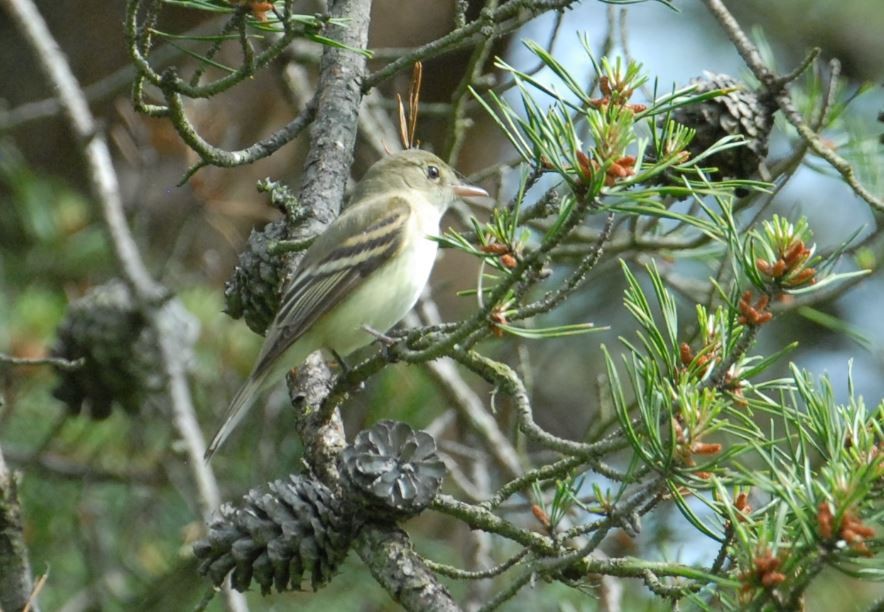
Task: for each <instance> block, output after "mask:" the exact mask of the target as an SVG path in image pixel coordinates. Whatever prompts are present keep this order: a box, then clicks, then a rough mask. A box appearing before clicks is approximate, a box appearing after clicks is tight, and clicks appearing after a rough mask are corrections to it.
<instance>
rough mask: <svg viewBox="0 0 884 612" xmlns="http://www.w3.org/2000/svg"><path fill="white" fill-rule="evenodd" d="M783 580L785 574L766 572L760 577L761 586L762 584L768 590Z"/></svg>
mask: <svg viewBox="0 0 884 612" xmlns="http://www.w3.org/2000/svg"><path fill="white" fill-rule="evenodd" d="M785 580H786V576H785V574H782V573H780V572H767V573H765V574H764V575H763V576H762V577H761V584H763V585H764V587H765V588H768V589H770V588H773V587H775V586H777V585H779V584H782V583H783V582H785Z"/></svg>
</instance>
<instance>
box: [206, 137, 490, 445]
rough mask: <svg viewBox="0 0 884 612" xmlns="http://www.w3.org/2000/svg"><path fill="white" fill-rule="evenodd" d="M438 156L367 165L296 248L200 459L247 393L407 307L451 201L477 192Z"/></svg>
mask: <svg viewBox="0 0 884 612" xmlns="http://www.w3.org/2000/svg"><path fill="white" fill-rule="evenodd" d="M487 195H488V194H487V193H486V192H485V190H483V189H480V188H479V187H473V186H471V185H466V184H464V183H462V182H461V181H460V180H459V179H458V177H457V174H456V173H455V172H454V170H453V169H452V168H450V167H449V166H448V165H447V164H446V163H445V162H443V161H442V160H441V159H439V158H438V157H436V156H435V155H433V154H432V153H428V152H426V151H421V150H418V149H410V150H407V151H403V152H401V153H396V154H394V155H390V156H389V157H386V158H384V159H381V160H380V161H378V162H377V163H375V164H374V165H373V166H372V167H371V168H369V170H368V172H366V174H365V176H364V177H363V179H362V180H361V181H359V183H358V184H357V185H356V188H355V189H354V191H353V194H352V196H351V198H350V203H349V205H348V206H347V207H346V209H345V210H344V212H343V213H342V214H341V215H340V216H339V217H338V218H337V219H335V220H334V221H333V222H332V223H330V224H329V226H328V227H327V228H326V229H325V231H324V232H323V233H322V234H320V235H319V236H318V237H317V238H316V240H315V241H314V242H313V244H311V245H310V248H309V249H307V252H306V253H305V254H304V257H303V259H302V260H301V263H300V265H299V266H298V269H297V271H296V272H295V274H294V277H293V278H292V280H291V282H290V284H289V285H288V287H287V288H286V290H285V292H284V294H283V296H282V300H281V302H280V308H279V311H278V312H277V313H276V318H275V319H274V320H273V323H271V324H270V327H269V328H268V329H267V334H266V337H265V340H264V345H263V347H262V348H261V353H260V355H259V356H258V360H257V362H256V364H255V367H254V368H253V370H252V373H251V375H250V376H249V378H248V380H247V381H246V382H245V384H243V386H242V387H241V388H240V390H239V391H238V392H237V394H236V396H234V398H233V401H232V402H231V404H230V407H228V409H227V413H226V415H225V418H224V423H223V424H222V425H221V427H220V428H219V429H218V432H217V433H216V434H215V436H214V438H212V442H211V443H210V444H209V447H208V449H207V450H206V455H205V458H206V460H207V461H208V460H210V459H211V458H212V455H214V454H215V452H216V451H217V450H218V448H219V447H220V446H221V444H223V443H224V441H225V440H226V439H227V437H228V436H229V435H230V433H231V432H232V431H233V430H234V428H236V426H237V425H238V424H239V422H240V421H241V420H242V419H243V417H244V416H245V415H246V413H247V412H248V410H249V408H250V407H251V405H252V403H253V402H254V401H255V397H256V395H257V394H258V393H260V392H261V391H262V390H263V389H266V388H267V387H269V386H270V385H272V384H273V383H275V382H276V381H277V380H280V379H281V378H283V376H284V375H285V373H286V372H287V371H288V370H289V369H291V368H293V367H295V366H297V365H299V364H300V363H302V362H303V361H304V360H305V359H306V358H307V356H308V355H309V354H310V353H312V352H314V351H316V350H319V349H326V350H329V351H334V352H335V353H337V354H338V355H341V356H346V355H348V354H350V353H352V352H353V351H355V350H356V349H358V348H360V347H363V346H365V345H367V344H369V343H370V342H371V341H372V340H373V339H374V337H373V336H372V335H371V334H370V333H369V332H368V331H366V329H365V328H366V327H367V328H370V329H372V330H376V331H378V332H380V333H384V332H386V331H387V330H389V329H390V328H391V327H393V326H394V325H395V324H396V323H398V322H399V321H401V320H402V318H403V317H404V316H405V315H406V314H407V313H408V311H409V310H411V308H412V307H413V306H414V304H415V302H416V301H417V299H418V297H419V296H420V293H421V291H422V290H423V288H424V286H425V285H426V284H427V280H428V279H429V277H430V271H431V270H432V268H433V263H434V262H435V260H436V250H437V248H438V245H437V244H436V242H435V241H433V240H430V238H429V236H431V235H437V234H439V221H440V219H441V218H442V215H443V214H444V213H445V211H446V210H447V209H448V207H449V206H450V205H451V204H452V203H453V202H454V201H455V200H457V199H458V198H465V197H476V196H487Z"/></svg>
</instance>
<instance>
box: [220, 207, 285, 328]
mask: <svg viewBox="0 0 884 612" xmlns="http://www.w3.org/2000/svg"><path fill="white" fill-rule="evenodd" d="M286 238H288V229H287V222H286V221H285V220H283V219H280V220H278V221H273V222H272V223H268V224H267V226H266V227H264V229H262V230H261V231H259V232H256V231H252V234H251V235H250V236H249V242H248V244H247V245H246V248H245V250H244V251H243V252H242V253H240V255H239V263H238V264H237V266H236V269H235V270H234V271H233V276H232V277H231V278H230V280H228V281H227V284H226V285H225V286H224V299H225V302H226V308H225V312H227V314H229V315H230V316H231V317H233V318H234V319H239V318H244V319H245V322H246V325H248V326H249V329H251V330H252V331H254V332H255V333H257V334H263V333H264V331H265V330H266V329H267V327H268V326H269V325H270V323H271V322H272V321H273V317H274V316H275V315H276V311H277V309H278V308H279V297H280V292H281V291H282V286H283V283H284V282H285V278H286V270H288V269H290V265H289V263H290V260H291V254H289V253H286V254H281V255H273V254H271V253H270V252H269V251H268V250H267V249H268V246H269V245H271V244H273V243H274V242H276V241H278V240H285V239H286Z"/></svg>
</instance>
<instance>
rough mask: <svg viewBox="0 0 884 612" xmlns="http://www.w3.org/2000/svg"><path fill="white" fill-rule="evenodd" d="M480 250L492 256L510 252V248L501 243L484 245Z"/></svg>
mask: <svg viewBox="0 0 884 612" xmlns="http://www.w3.org/2000/svg"><path fill="white" fill-rule="evenodd" d="M479 250H480V251H482V252H483V253H489V254H491V255H503V254H505V253H509V252H510V248H509V247H508V246H507V245H505V244H501V243H499V242H489V243H488V244H483V245H482V246H481V247H479Z"/></svg>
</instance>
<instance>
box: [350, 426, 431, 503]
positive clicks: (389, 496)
mask: <svg viewBox="0 0 884 612" xmlns="http://www.w3.org/2000/svg"><path fill="white" fill-rule="evenodd" d="M340 469H341V474H342V476H343V478H344V482H345V494H346V495H347V497H348V498H349V499H351V500H353V501H355V502H356V503H358V504H361V505H363V506H365V507H366V508H367V509H370V510H374V511H376V512H377V515H378V517H387V518H389V517H390V515H391V514H392V515H393V516H394V517H395V518H405V517H408V516H413V515H415V514H417V513H418V512H420V511H421V510H423V509H424V508H426V507H427V506H428V505H429V504H430V502H431V501H433V499H434V498H435V497H436V493H437V492H438V491H439V488H440V487H441V486H442V479H443V478H444V477H445V465H444V464H443V463H442V461H441V460H440V459H439V455H437V454H436V441H435V440H434V439H433V436H431V435H430V434H428V433H426V432H423V431H415V430H414V429H412V428H411V427H410V426H408V425H407V424H405V423H401V422H398V421H380V422H379V423H377V424H375V425H374V426H373V427H372V428H371V429H368V430H365V431H362V432H360V433H359V434H358V435H357V436H356V439H355V440H354V441H353V443H352V444H350V445H349V446H347V448H346V449H344V452H343V453H341V459H340Z"/></svg>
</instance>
